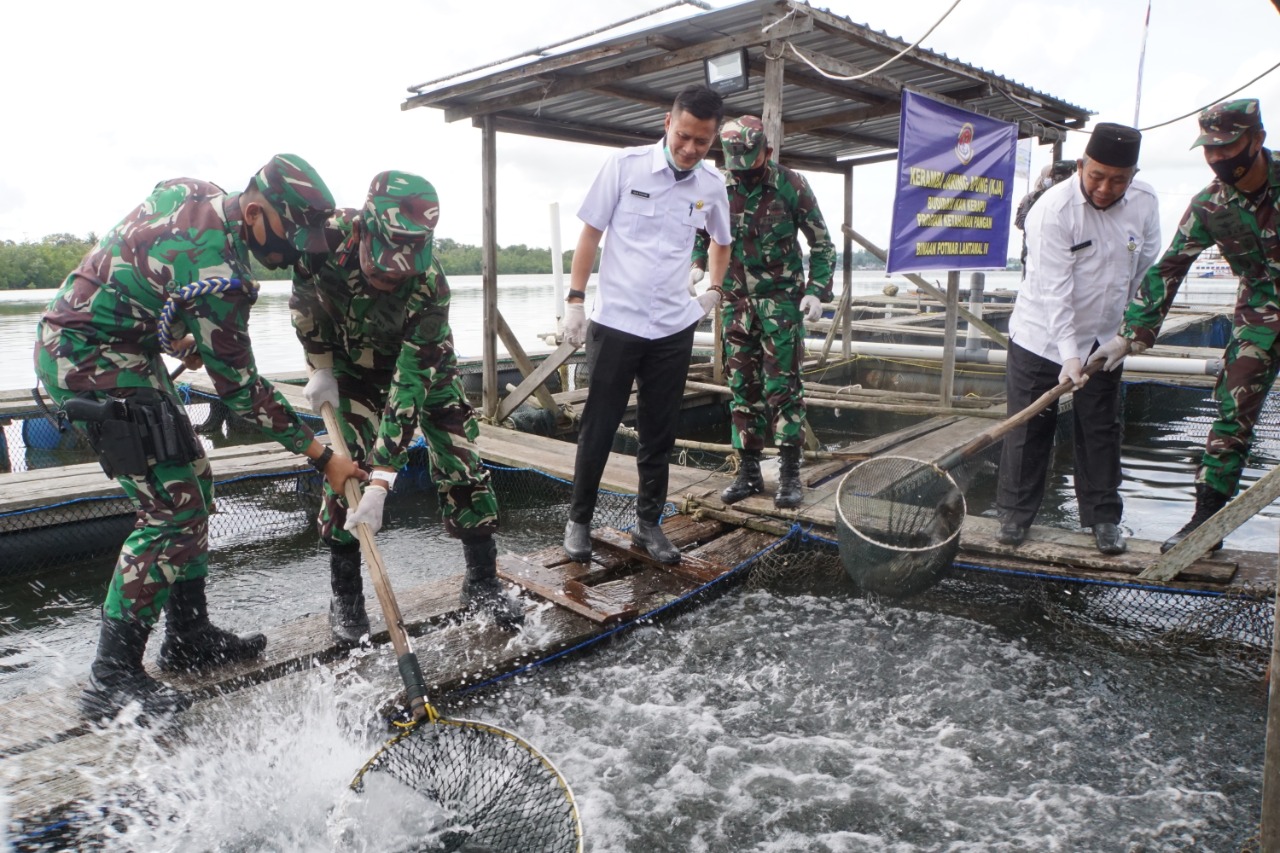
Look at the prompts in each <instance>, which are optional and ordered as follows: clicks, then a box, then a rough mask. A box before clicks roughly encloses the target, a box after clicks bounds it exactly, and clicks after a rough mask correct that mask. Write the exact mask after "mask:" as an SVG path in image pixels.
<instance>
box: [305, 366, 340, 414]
mask: <svg viewBox="0 0 1280 853" xmlns="http://www.w3.org/2000/svg"><path fill="white" fill-rule="evenodd" d="M302 396H304V397H306V398H307V405H308V406H310V407H311V411H313V412H316V413H319V411H320V407H321V405H323V404H324V403H328V404H329V405H331V406H333V410H334V411H335V412H336V411H338V380H337V379H335V378H334V376H333V368H332V367H320V368H317V369H316V370H315V372H314V373H312V374H311V378H310V379H308V380H307V387H306V388H303V389H302Z"/></svg>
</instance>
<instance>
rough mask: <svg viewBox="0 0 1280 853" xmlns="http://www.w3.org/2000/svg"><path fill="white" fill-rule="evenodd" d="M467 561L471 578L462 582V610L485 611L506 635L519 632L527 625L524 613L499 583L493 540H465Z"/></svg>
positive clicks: (496, 550)
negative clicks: (507, 632) (522, 626)
mask: <svg viewBox="0 0 1280 853" xmlns="http://www.w3.org/2000/svg"><path fill="white" fill-rule="evenodd" d="M462 555H463V557H465V558H466V561H467V577H466V579H465V580H463V582H462V606H463V607H465V608H467V609H468V610H482V611H484V612H486V613H488V614H490V615H491V616H493V621H494V622H496V623H497V625H498V627H499V628H501V629H503V630H504V631H516V630H519V628H520V626H521V625H523V624H524V609H523V608H521V607H520V606H519V605H518V604H517V603H516V602H514V601H512V600H511V599H510V598H508V597H507V593H506V590H504V589H503V587H502V581H500V580H498V544H497V543H496V542H494V541H493V537H492V536H484V537H482V538H478V539H464V540H462Z"/></svg>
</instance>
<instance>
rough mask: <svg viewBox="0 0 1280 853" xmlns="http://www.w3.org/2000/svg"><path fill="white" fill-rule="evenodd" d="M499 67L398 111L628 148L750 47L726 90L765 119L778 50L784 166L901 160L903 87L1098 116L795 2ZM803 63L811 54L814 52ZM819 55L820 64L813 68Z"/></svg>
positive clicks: (990, 107)
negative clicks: (769, 71)
mask: <svg viewBox="0 0 1280 853" xmlns="http://www.w3.org/2000/svg"><path fill="white" fill-rule="evenodd" d="M573 44H574V46H573V47H571V48H568V49H565V50H564V51H563V52H557V53H555V54H554V55H548V52H547V51H545V50H542V51H540V53H539V55H537V56H532V57H529V58H524V59H519V60H516V61H509V62H506V63H504V64H503V65H501V66H497V70H489V69H480V70H473V71H469V72H462V73H460V74H457V75H454V76H452V77H449V78H445V79H443V80H439V81H432V82H431V83H424V84H421V85H418V86H412V87H410V89H409V91H410V93H411V94H410V95H409V97H407V98H406V99H405V101H404V103H403V104H402V105H401V109H405V110H408V109H413V108H416V107H435V108H437V109H441V110H444V113H445V118H446V119H447V120H448V121H458V120H462V119H471V120H472V121H473V122H474V123H475V124H477V125H479V124H481V123H482V120H483V118H484V117H485V116H492V118H493V122H494V127H495V128H496V129H497V130H500V131H506V132H510V133H520V134H525V135H529V136H539V137H546V138H550V139H560V140H565V141H570V142H589V143H596V144H601V145H611V146H626V145H639V144H646V143H649V142H652V141H653V140H654V139H655V138H656V137H657V135H658V133H659V131H658V128H660V127H661V125H662V119H663V116H664V115H665V113H666V112H667V110H668V109H669V108H670V105H671V101H672V99H673V98H674V97H675V95H676V93H677V92H679V91H680V90H681V89H682V88H684V87H685V86H687V85H689V84H693V83H701V82H705V81H704V71H703V60H704V59H707V58H709V57H713V56H718V55H721V54H725V53H729V52H732V51H735V50H738V49H740V48H746V49H747V52H748V57H749V62H750V68H751V83H750V87H749V88H748V89H747V90H746V91H744V92H740V93H737V94H732V95H728V96H726V97H725V115H728V116H735V115H743V114H753V115H761V114H762V113H763V108H764V92H765V84H764V73H765V68H766V65H767V61H766V60H767V57H774V58H777V57H779V56H780V57H782V58H783V60H784V62H783V86H782V119H783V127H784V139H783V145H782V150H781V151H780V152H779V153H780V155H781V157H780V159H781V160H782V162H783V163H787V164H789V165H792V166H795V167H798V168H803V169H813V170H819V171H834V172H843V171H845V170H846V169H847V168H849V167H850V166H851V165H857V164H858V163H865V162H878V161H882V160H888V159H893V158H894V157H895V156H896V150H897V147H898V120H899V109H900V102H901V92H902V90H903V89H909V90H911V91H913V92H918V93H922V94H926V95H929V96H930V97H933V98H937V99H939V100H942V101H943V102H945V103H950V104H952V105H954V106H958V107H962V108H964V109H967V110H970V111H972V112H976V113H981V114H984V115H988V116H991V117H993V118H998V119H1002V120H1004V121H1010V122H1016V123H1018V125H1019V132H1018V135H1019V137H1020V138H1025V137H1036V138H1039V139H1040V140H1041V141H1042V142H1046V143H1049V142H1056V141H1059V140H1061V139H1062V138H1063V137H1064V136H1065V132H1064V131H1062V130H1061V129H1060V128H1059V127H1058V126H1059V125H1061V126H1066V127H1070V128H1081V127H1083V126H1084V125H1085V123H1086V122H1087V121H1088V118H1089V116H1091V115H1093V113H1092V112H1091V111H1088V110H1085V109H1083V108H1081V107H1078V106H1075V105H1073V104H1069V103H1067V102H1066V101H1063V100H1060V99H1058V98H1055V97H1053V96H1052V95H1048V94H1045V93H1043V92H1040V91H1037V90H1035V89H1032V88H1030V87H1028V86H1025V85H1023V84H1021V83H1018V82H1015V81H1013V80H1009V79H1007V78H1005V77H1001V76H1000V75H998V74H994V73H992V72H990V71H986V70H984V69H982V68H979V67H977V66H973V65H967V64H965V63H962V62H960V61H958V60H956V59H952V58H950V57H948V56H946V55H945V54H940V53H934V52H933V51H930V50H925V49H923V48H916V49H914V50H912V51H911V52H910V53H907V54H906V55H904V56H902V57H901V58H899V59H897V60H895V61H894V62H893V63H891V64H890V65H889V66H887V67H886V68H884V69H882V70H881V71H878V72H877V73H875V74H871V75H869V76H866V77H863V78H862V79H858V80H851V81H845V80H835V79H831V78H830V77H828V76H825V75H824V74H823V73H821V72H820V71H817V70H815V69H814V67H813V66H814V65H816V66H818V67H819V68H821V69H822V70H823V71H825V72H827V73H828V74H833V75H837V76H852V75H855V74H860V73H862V72H864V71H866V70H869V69H872V68H875V67H876V66H878V65H880V64H881V63H882V62H884V61H885V60H886V59H888V58H890V57H892V56H893V55H895V54H897V53H898V52H899V51H901V50H902V49H903V48H905V47H907V46H908V43H907V42H904V41H902V40H901V39H897V38H894V37H892V36H888V35H886V34H885V33H883V32H879V31H876V30H873V29H871V28H869V27H867V26H865V25H861V24H855V23H852V22H851V21H850V20H849V19H847V18H844V17H840V16H838V15H835V14H832V13H831V12H829V11H827V10H825V9H819V8H814V7H811V6H809V5H808V4H807V3H803V2H798V0H747V2H743V3H739V4H737V5H734V6H729V7H725V8H722V9H715V10H712V11H708V12H704V13H701V14H697V15H693V16H691V17H688V18H685V19H682V20H678V21H675V22H671V23H664V24H660V25H657V26H653V27H650V28H648V29H643V30H640V31H638V32H631V33H628V34H625V35H616V36H614V37H611V38H604V39H602V40H598V41H592V42H589V43H588V42H584V41H581V40H579V41H577V42H574V43H573ZM806 59H807V60H808V61H806ZM810 63H812V65H811V64H810Z"/></svg>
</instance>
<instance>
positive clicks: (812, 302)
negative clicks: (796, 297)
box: [800, 294, 822, 323]
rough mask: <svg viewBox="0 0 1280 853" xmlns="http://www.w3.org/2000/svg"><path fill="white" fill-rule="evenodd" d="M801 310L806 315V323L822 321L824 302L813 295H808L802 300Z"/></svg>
mask: <svg viewBox="0 0 1280 853" xmlns="http://www.w3.org/2000/svg"><path fill="white" fill-rule="evenodd" d="M800 310H801V311H802V312H803V313H804V319H805V322H806V323H812V322H814V321H816V320H821V319H822V300H821V299H819V298H818V297H816V296H814V295H812V294H806V295H805V297H804V299H801V300H800Z"/></svg>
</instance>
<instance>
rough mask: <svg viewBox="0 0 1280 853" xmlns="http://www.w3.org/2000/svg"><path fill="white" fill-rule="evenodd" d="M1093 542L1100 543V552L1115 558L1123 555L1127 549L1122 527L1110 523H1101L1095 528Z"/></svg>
mask: <svg viewBox="0 0 1280 853" xmlns="http://www.w3.org/2000/svg"><path fill="white" fill-rule="evenodd" d="M1093 541H1095V542H1097V543H1098V550H1099V551H1100V552H1102V553H1103V554H1110V555H1113V556H1114V555H1115V554H1123V553H1124V552H1125V548H1126V547H1127V546H1126V545H1125V541H1124V534H1123V533H1121V532H1120V527H1119V526H1118V525H1115V524H1112V523H1111V522H1109V521H1100V522H1098V523H1097V524H1095V525H1094V526H1093Z"/></svg>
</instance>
